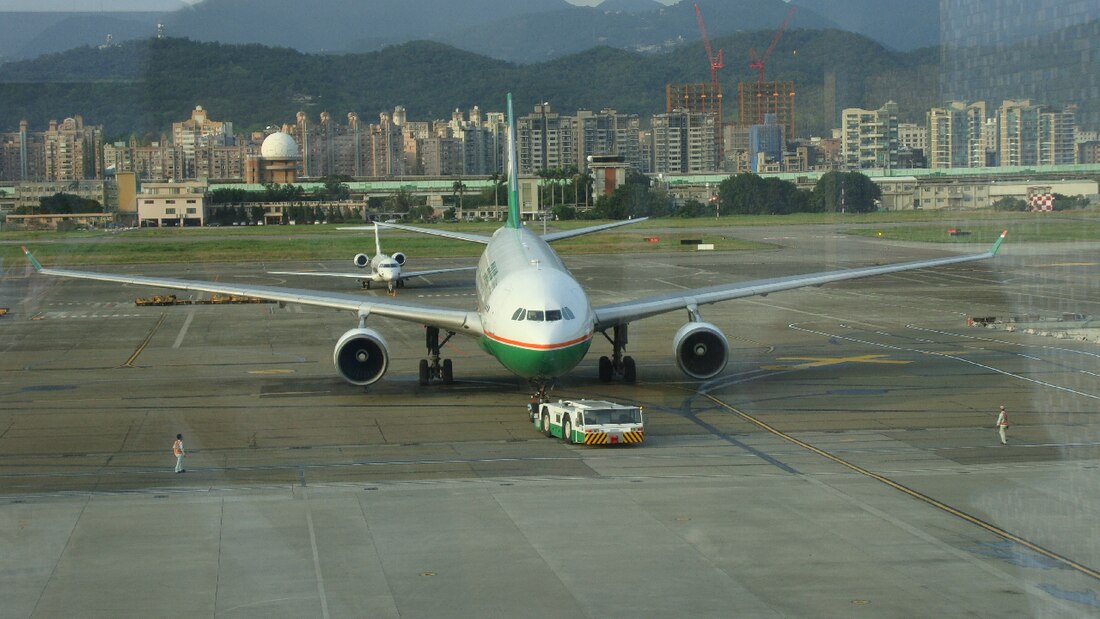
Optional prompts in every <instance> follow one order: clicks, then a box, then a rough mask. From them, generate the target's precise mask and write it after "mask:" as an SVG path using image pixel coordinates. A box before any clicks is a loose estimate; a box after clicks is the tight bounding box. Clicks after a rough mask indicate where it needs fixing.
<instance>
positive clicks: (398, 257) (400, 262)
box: [390, 252, 405, 266]
mask: <svg viewBox="0 0 1100 619" xmlns="http://www.w3.org/2000/svg"><path fill="white" fill-rule="evenodd" d="M390 258H393V261H394V262H396V263H397V266H404V265H405V254H403V253H401V252H397V253H396V254H394V255H392V256H390Z"/></svg>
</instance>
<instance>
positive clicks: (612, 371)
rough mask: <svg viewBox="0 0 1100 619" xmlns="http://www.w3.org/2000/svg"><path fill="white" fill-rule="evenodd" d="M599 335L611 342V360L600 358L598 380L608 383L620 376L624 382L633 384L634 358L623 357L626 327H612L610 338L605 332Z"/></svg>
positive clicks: (636, 373) (634, 378) (636, 372)
mask: <svg viewBox="0 0 1100 619" xmlns="http://www.w3.org/2000/svg"><path fill="white" fill-rule="evenodd" d="M600 333H602V334H603V336H604V337H605V338H607V341H609V342H611V358H608V357H600V380H601V381H603V382H605V383H609V382H611V380H612V379H614V378H615V377H616V376H621V377H622V378H623V381H624V382H628V383H633V382H635V381H636V380H637V378H638V371H637V367H636V366H635V365H634V357H631V356H629V355H628V356H625V357H624V356H623V350H625V349H626V342H627V336H626V333H627V325H616V326H614V327H613V328H612V336H611V337H609V336H608V335H607V331H600Z"/></svg>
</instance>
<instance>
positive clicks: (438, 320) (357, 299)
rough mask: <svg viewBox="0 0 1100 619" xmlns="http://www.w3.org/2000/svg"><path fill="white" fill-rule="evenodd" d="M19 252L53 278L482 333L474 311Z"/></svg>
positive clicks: (460, 331)
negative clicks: (68, 265) (97, 267)
mask: <svg viewBox="0 0 1100 619" xmlns="http://www.w3.org/2000/svg"><path fill="white" fill-rule="evenodd" d="M23 253H24V254H26V256H27V260H29V261H30V263H31V265H32V266H33V267H34V270H35V271H38V272H39V273H41V274H43V275H56V276H60V277H71V278H76V279H90V280H97V281H103V282H115V283H120V284H135V285H139V286H149V287H150V288H168V289H172V290H195V291H198V292H209V293H213V294H229V295H241V296H247V297H255V298H257V299H270V300H272V301H281V302H285V303H298V304H300V305H312V306H316V307H328V308H332V309H341V310H349V311H353V312H358V313H359V314H360V315H364V314H365V315H371V314H373V315H377V316H385V317H386V318H395V319H397V320H404V321H407V322H414V323H417V324H422V325H429V326H433V327H439V328H441V329H447V330H450V331H455V332H458V333H465V334H467V335H481V334H482V332H483V329H482V325H481V319H480V318H479V317H478V315H477V312H468V311H465V310H457V309H449V308H443V307H436V306H431V305H425V304H422V303H410V302H408V301H403V300H398V299H392V298H388V297H387V298H383V297H364V296H362V295H358V294H347V293H339V292H319V291H316V290H303V289H297V288H283V287H280V286H255V285H251V284H231V283H224V282H204V281H196V280H186V279H173V278H167V277H144V276H141V275H119V274H114V273H100V272H97V271H75V270H71V269H53V268H46V267H43V266H42V265H41V264H39V262H38V260H37V259H35V257H34V256H33V255H32V254H31V252H30V251H29V250H27V248H26V247H24V248H23Z"/></svg>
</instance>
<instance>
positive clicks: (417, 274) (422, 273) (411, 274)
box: [268, 267, 477, 282]
mask: <svg viewBox="0 0 1100 619" xmlns="http://www.w3.org/2000/svg"><path fill="white" fill-rule="evenodd" d="M476 268H477V267H454V268H448V269H431V270H429V271H408V272H406V271H404V270H402V271H401V279H408V278H410V277H423V276H425V275H436V274H438V273H453V272H455V271H473V270H475V269H476ZM268 273H269V274H271V275H305V276H316V277H346V278H348V279H369V280H371V281H375V282H379V281H382V279H381V278H380V277H378V275H377V274H372V273H328V272H325V271H268Z"/></svg>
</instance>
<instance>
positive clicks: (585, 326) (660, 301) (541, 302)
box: [24, 94, 1007, 392]
mask: <svg viewBox="0 0 1100 619" xmlns="http://www.w3.org/2000/svg"><path fill="white" fill-rule="evenodd" d="M508 122H509V125H510V132H509V135H508V149H509V162H508V219H507V221H506V222H505V224H504V225H503V227H501V228H500V229H498V230H497V231H496V232H495V233H493V235H492V236H491V237H487V236H482V235H475V234H465V233H460V232H447V231H441V230H423V229H419V228H409V227H407V226H395V227H400V228H403V229H412V230H417V231H419V232H425V233H428V234H435V235H439V236H444V237H448V238H454V239H463V240H466V241H471V242H475V243H481V244H483V245H485V250H484V252H483V253H482V255H481V259H480V261H479V263H478V267H477V274H476V282H475V284H476V290H477V308H476V309H472V310H461V309H449V308H443V307H438V306H432V305H427V304H423V303H415V302H409V301H403V300H398V299H391V298H363V297H361V296H358V295H353V294H346V293H335V292H319V291H315V290H298V289H292V288H282V287H274V286H255V285H249V284H229V283H220V282H203V281H193V280H182V279H170V278H162V277H142V276H131V275H118V274H111V273H100V272H95V271H74V270H69V269H58V268H43V267H42V265H40V264H39V263H38V261H37V260H35V259H34V257H33V256H32V255H31V254H30V252H29V251H27V250H26V248H24V252H25V253H26V255H27V257H28V259H29V260H30V262H31V264H32V265H33V266H34V268H35V269H36V270H37V271H38V272H39V273H41V274H44V275H56V276H62V277H75V278H82V279H91V280H100V281H108V282H116V283H122V284H138V285H143V286H150V287H155V288H169V289H177V290H195V291H201V292H209V293H219V294H235V295H246V296H251V297H258V298H262V299H271V300H274V301H283V302H287V303H299V304H303V305H312V306H320V307H330V308H336V309H345V310H350V311H353V312H357V313H358V317H359V324H358V326H357V327H355V328H352V329H350V330H348V331H347V332H345V333H344V334H343V335H342V336H341V337H340V338H339V340H337V342H336V348H335V350H334V351H333V363H334V365H335V366H336V370H337V371H338V372H339V373H340V375H341V376H342V377H343V378H344V379H345V380H347V381H348V382H349V383H351V384H353V385H361V386H366V385H370V384H372V383H374V382H376V381H378V380H379V379H381V378H382V376H383V375H384V374H385V373H386V370H387V369H389V352H388V348H387V344H386V340H385V338H383V337H382V334H381V333H379V332H378V331H376V330H374V329H372V328H369V327H367V324H366V323H367V319H368V318H369V317H370V316H372V315H373V316H384V317H386V318H393V319H396V320H404V321H409V322H414V323H419V324H422V325H424V326H425V327H426V328H427V340H426V343H427V358H426V359H421V360H420V383H421V384H422V385H426V384H428V383H430V382H431V381H432V380H434V379H440V380H441V381H442V382H444V383H450V382H452V380H453V371H452V364H451V361H450V360H449V359H444V360H443V361H442V362H440V349H441V348H442V347H443V346H444V345H445V344H446V343H447V342H448V341H449V340H450V338H451V337H452V336H454V335H455V334H461V335H466V336H469V337H473V338H475V339H476V340H477V342H478V344H479V345H480V346H481V348H482V349H483V350H484V351H485V352H487V353H489V354H490V355H492V356H493V357H494V358H496V359H497V361H498V362H500V364H501V365H503V366H504V367H505V368H507V369H508V370H509V371H511V372H512V373H514V374H516V375H518V376H521V377H523V378H526V379H528V380H530V381H531V382H533V383H534V384H536V385H537V386H538V388H539V390H540V392H544V389H545V386H546V385H547V384H550V383H552V381H553V380H554V379H555V378H556V377H558V376H561V375H563V374H566V373H568V372H569V371H571V370H572V369H573V368H575V367H576V366H577V364H579V363H580V361H581V359H583V358H584V356H585V354H587V353H588V349H589V347H590V346H591V344H592V340H593V338H594V337H595V335H596V334H597V333H600V334H602V335H603V336H604V337H605V338H606V339H607V340H608V342H610V344H611V354H610V356H602V357H600V361H599V377H600V379H602V380H605V381H610V380H612V379H613V378H614V377H615V376H620V377H622V378H623V379H624V380H625V381H627V382H633V381H634V380H635V377H636V368H635V363H634V360H633V359H632V358H631V357H629V356H625V355H624V354H623V353H624V352H625V350H626V345H627V328H628V326H629V325H630V323H631V322H634V321H636V320H641V319H643V318H648V317H650V316H656V315H658V314H665V313H669V312H673V311H685V312H686V314H687V321H686V323H685V324H684V325H683V326H682V327H680V329H679V330H678V331H677V332H676V335H675V336H674V337H673V341H672V349H673V355H674V356H675V360H676V363H677V365H678V366H679V367H680V369H681V370H682V371H683V372H684V373H685V374H686V375H688V376H690V377H691V378H694V379H698V380H705V379H709V378H712V377H714V376H716V375H718V374H719V373H721V372H722V370H724V369H725V367H726V362H727V360H728V358H729V344H728V341H727V339H726V336H725V335H724V334H723V333H722V331H720V330H719V329H718V327H716V326H715V325H713V324H710V323H708V322H705V321H704V320H703V318H702V316H701V312H700V308H701V307H702V306H704V305H708V304H711V303H718V302H720V301H728V300H731V299H739V298H743V297H751V296H756V295H767V294H770V293H773V292H779V291H781V290H790V289H794V288H802V287H804V286H820V285H823V284H828V283H831V282H838V281H844V280H850V279H856V278H861V277H869V276H872V275H883V274H886V273H897V272H900V271H908V270H912V269H926V268H930V267H937V266H943V265H950V264H959V263H963V262H971V261H975V260H986V259H988V258H992V257H993V256H994V255H995V254H996V253H997V249H998V248H999V247H1000V245H1001V243H1003V242H1004V239H1005V235H1006V234H1007V231H1006V232H1004V233H1002V234H1001V236H1000V238H999V239H998V240H997V241H996V242H995V243H994V244H993V246H992V247H991V248H990V249H989V251H986V252H983V253H979V254H968V255H959V256H949V257H945V258H933V259H928V260H916V261H912V262H904V263H898V264H889V265H882V266H870V267H862V268H855V269H845V270H839V271H826V272H821V273H812V274H807V275H794V276H788V277H776V278H769V279H758V280H752V281H745V282H736V283H729V284H720V285H716V286H708V287H705V288H695V289H691V290H678V291H673V292H667V293H662V294H657V295H652V296H647V297H643V298H639V299H634V300H631V301H625V302H622V303H613V304H610V305H600V306H593V305H592V304H591V303H590V302H589V300H588V295H587V294H585V291H584V289H583V288H582V287H581V285H580V284H579V283H578V282H577V280H576V279H574V277H573V275H572V274H571V273H570V272H569V271H568V270H567V269H566V268H565V265H564V264H563V263H562V261H561V259H560V258H559V257H558V255H557V254H556V253H555V252H554V251H553V250H552V249H551V248H550V246H549V245H547V243H549V242H553V241H556V240H559V239H564V238H570V237H574V236H579V235H582V234H589V233H592V232H596V231H599V230H606V229H608V228H614V227H616V226H622V225H626V224H630V223H636V222H637V221H640V220H630V221H620V222H615V223H610V224H604V225H600V226H592V227H588V228H581V229H578V230H570V231H563V232H555V233H551V234H547V235H545V236H541V237H540V236H539V235H537V234H535V233H534V232H531V231H530V230H528V229H527V228H525V227H524V226H523V224H522V223H521V222H520V213H519V197H518V188H517V177H518V173H517V161H516V144H515V134H516V131H515V120H514V117H513V115H512V97H511V95H510V94H509V95H508ZM391 225H392V224H391ZM441 332H443V333H446V337H445V338H443V339H442V340H441V339H440V334H441Z"/></svg>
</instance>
